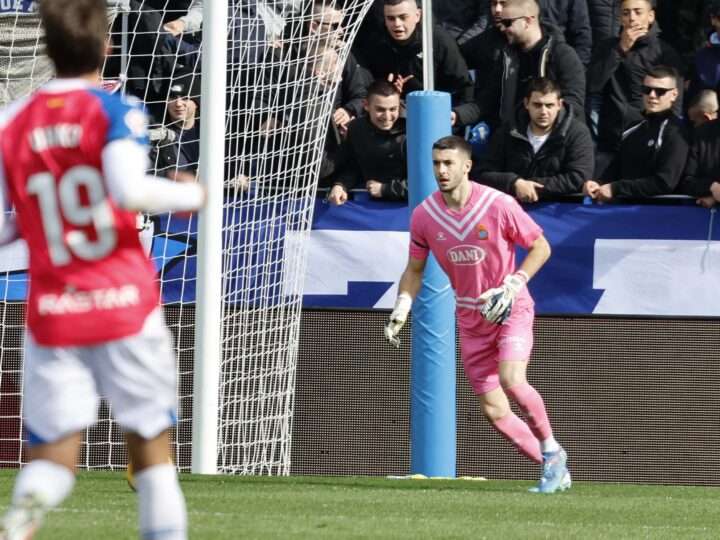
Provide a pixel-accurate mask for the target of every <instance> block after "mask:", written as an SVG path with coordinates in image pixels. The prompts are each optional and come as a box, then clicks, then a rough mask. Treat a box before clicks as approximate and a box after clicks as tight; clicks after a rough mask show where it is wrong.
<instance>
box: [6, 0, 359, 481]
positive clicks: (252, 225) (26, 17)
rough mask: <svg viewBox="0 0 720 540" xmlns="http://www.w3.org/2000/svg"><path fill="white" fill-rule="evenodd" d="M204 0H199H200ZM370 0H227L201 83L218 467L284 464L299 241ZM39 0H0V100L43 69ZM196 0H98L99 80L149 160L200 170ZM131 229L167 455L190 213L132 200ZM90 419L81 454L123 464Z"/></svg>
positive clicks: (186, 393) (18, 258)
mask: <svg viewBox="0 0 720 540" xmlns="http://www.w3.org/2000/svg"><path fill="white" fill-rule="evenodd" d="M207 1H208V0H206V3H207ZM371 3H372V0H346V1H335V0H325V1H319V2H312V1H308V0H264V1H260V0H230V1H229V4H230V6H229V9H228V19H227V22H228V41H227V46H228V51H227V59H226V61H227V83H226V85H225V87H224V88H218V89H215V90H214V91H213V92H212V95H211V96H204V98H205V99H212V100H221V101H223V102H224V103H225V111H226V115H225V163H224V178H213V179H212V181H213V182H218V183H222V185H223V190H224V215H223V236H222V239H223V240H222V242H223V246H222V252H221V253H217V257H218V258H219V259H220V260H221V261H222V277H221V280H222V298H221V302H222V317H221V320H219V321H217V324H218V325H220V326H221V335H222V338H221V339H222V358H221V367H220V373H221V375H220V380H219V381H218V383H219V402H220V403H219V417H218V422H219V424H218V427H219V431H218V463H217V464H218V469H219V470H220V471H221V472H229V473H238V474H271V475H276V474H288V473H289V470H290V445H291V433H292V416H293V404H294V391H295V389H294V382H295V365H296V358H297V346H298V334H299V324H300V313H301V301H302V282H303V274H304V270H305V259H306V250H305V248H304V244H303V242H302V241H300V242H296V241H294V242H292V248H290V247H288V244H287V243H286V239H287V238H288V237H289V236H292V238H293V239H298V238H300V239H302V238H303V237H305V236H307V234H308V233H309V229H310V225H311V220H312V213H313V207H314V203H315V195H316V187H317V180H318V177H319V176H320V173H321V168H322V166H323V163H324V160H323V158H324V152H325V151H326V149H327V147H328V141H329V140H330V142H332V138H335V139H336V141H335V142H337V132H336V131H335V130H334V129H333V124H332V122H331V117H332V114H333V111H334V110H335V108H336V107H337V98H338V87H339V84H340V82H341V79H342V72H343V67H344V64H345V61H346V59H347V57H348V54H349V48H350V44H351V43H352V40H353V38H354V36H355V33H356V32H357V29H358V26H359V24H360V22H361V21H362V18H363V16H364V14H365V12H366V11H367V9H368V8H369V6H370V4H371ZM36 4H37V2H33V1H29V0H13V1H11V2H4V1H3V2H1V3H0V106H2V105H5V104H6V103H7V102H8V101H10V100H12V99H15V98H17V97H20V96H23V95H26V94H27V93H29V92H30V91H32V90H33V89H34V88H36V87H37V86H38V85H40V84H42V83H44V82H45V81H47V80H48V79H49V78H50V77H52V68H51V66H50V64H49V63H48V61H47V59H46V58H45V56H44V54H43V36H42V31H41V29H40V27H39V21H38V17H37V13H36ZM202 4H203V2H202V1H198V0H194V1H191V0H185V1H182V0H177V1H173V0H115V1H109V2H108V5H109V7H110V13H109V15H110V20H109V21H108V25H109V28H110V36H111V52H110V54H109V56H108V58H107V62H106V65H105V68H104V72H103V78H104V84H105V86H106V88H107V89H109V90H111V91H117V92H123V93H126V94H128V95H133V96H135V97H137V98H138V99H140V100H141V101H142V102H143V103H144V104H145V107H146V110H147V112H148V114H149V116H150V118H151V126H150V127H151V129H150V139H151V148H152V149H151V152H150V162H151V165H150V167H151V169H152V170H153V171H155V173H156V174H159V175H171V174H172V173H173V172H174V171H177V170H187V171H192V172H195V171H197V170H198V163H199V153H200V146H201V143H200V123H201V122H202V118H203V117H202V111H201V107H200V83H201V78H202V74H201V61H200V58H201V55H202V34H203V32H211V31H212V29H208V28H204V27H203V9H202ZM139 228H141V229H142V232H141V233H140V234H141V236H142V237H143V238H144V240H145V243H146V247H147V249H148V250H149V252H150V253H151V256H152V258H153V260H154V261H155V263H156V266H157V268H158V279H159V280H160V284H161V289H162V299H163V304H164V307H165V313H166V318H167V321H168V324H169V325H170V327H171V329H172V330H173V334H174V336H175V338H176V351H177V355H178V369H179V379H178V396H179V408H178V425H177V429H176V432H175V442H176V456H175V457H176V461H177V463H178V466H179V467H180V468H181V469H184V470H189V468H190V456H191V445H192V440H191V433H192V429H191V426H192V402H193V395H194V393H193V363H194V350H193V347H194V339H193V335H194V331H193V328H194V322H195V309H196V301H198V302H200V301H208V300H209V301H213V300H214V299H202V298H200V299H198V298H196V297H195V296H196V295H195V283H196V271H197V269H196V266H197V264H196V263H197V257H196V255H195V254H196V247H197V220H196V218H195V217H194V216H193V217H192V218H190V217H187V216H178V215H161V216H145V218H144V220H143V222H142V223H141V222H140V221H139ZM25 264H26V256H25V253H24V250H23V247H22V245H15V246H11V247H10V248H7V249H6V250H4V251H3V253H2V254H0V294H2V295H3V297H2V298H3V300H4V302H3V304H2V327H1V329H2V339H1V340H0V346H1V347H2V348H1V350H0V466H17V465H18V464H19V463H21V462H22V455H21V441H22V426H21V421H20V415H21V411H20V393H21V390H20V373H21V366H22V359H21V356H22V355H21V348H22V325H23V320H24V310H23V303H22V300H23V298H24V294H25V291H26V288H27V280H26V277H25V273H24V268H25V266H24V265H25ZM100 417H101V420H100V422H99V423H98V425H96V426H95V427H93V428H91V429H90V430H88V433H87V435H86V443H85V445H84V447H83V453H82V457H81V462H82V463H81V464H82V465H83V466H84V467H86V468H122V467H124V466H125V464H126V459H127V456H126V452H125V449H124V445H123V442H122V437H121V433H120V431H119V430H118V429H117V426H116V425H115V424H114V423H113V422H112V420H111V412H110V411H109V410H108V409H107V407H105V406H103V408H102V409H101V411H100Z"/></svg>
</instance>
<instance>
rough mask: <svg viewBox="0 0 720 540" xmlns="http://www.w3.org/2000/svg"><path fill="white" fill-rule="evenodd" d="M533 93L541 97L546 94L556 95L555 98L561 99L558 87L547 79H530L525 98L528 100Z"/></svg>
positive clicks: (560, 91)
mask: <svg viewBox="0 0 720 540" xmlns="http://www.w3.org/2000/svg"><path fill="white" fill-rule="evenodd" d="M533 92H537V93H538V94H541V95H543V96H545V95H547V94H557V97H562V90H560V85H559V84H558V83H557V82H555V81H554V80H552V79H549V78H548V77H537V78H535V79H532V80H531V81H530V82H529V83H528V85H527V92H526V93H525V97H526V98H528V99H530V96H532V94H533Z"/></svg>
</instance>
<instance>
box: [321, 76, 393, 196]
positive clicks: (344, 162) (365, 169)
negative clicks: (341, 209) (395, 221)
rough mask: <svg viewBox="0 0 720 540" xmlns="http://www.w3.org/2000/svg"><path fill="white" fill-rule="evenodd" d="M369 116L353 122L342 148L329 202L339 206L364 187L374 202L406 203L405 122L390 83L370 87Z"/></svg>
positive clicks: (381, 81)
mask: <svg viewBox="0 0 720 540" xmlns="http://www.w3.org/2000/svg"><path fill="white" fill-rule="evenodd" d="M365 110H366V112H367V115H366V116H362V117H360V118H358V119H356V120H353V122H351V123H350V128H349V130H348V136H347V140H346V141H345V142H344V143H343V146H342V148H341V158H340V161H339V164H338V170H339V171H340V172H339V173H338V175H337V180H336V181H335V183H334V185H333V187H332V189H331V190H330V193H329V194H328V200H329V201H330V202H331V203H332V204H336V205H340V204H343V203H345V202H346V201H347V199H348V193H349V191H350V190H351V189H354V188H356V187H357V186H360V185H364V186H365V188H366V189H367V190H368V192H369V193H370V196H371V197H373V198H375V199H383V200H395V201H396V200H407V164H406V161H407V160H406V151H405V119H404V118H400V93H399V92H398V90H397V88H396V87H394V86H393V85H392V84H390V83H389V82H387V81H384V80H378V81H375V82H374V83H372V84H371V85H370V88H368V97H367V103H366V105H365Z"/></svg>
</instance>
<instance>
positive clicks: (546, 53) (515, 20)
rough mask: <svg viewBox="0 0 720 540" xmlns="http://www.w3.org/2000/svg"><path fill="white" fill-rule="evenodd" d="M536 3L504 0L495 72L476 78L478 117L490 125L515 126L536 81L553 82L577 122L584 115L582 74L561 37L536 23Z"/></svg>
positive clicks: (550, 28) (555, 30) (499, 19)
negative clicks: (501, 35)
mask: <svg viewBox="0 0 720 540" xmlns="http://www.w3.org/2000/svg"><path fill="white" fill-rule="evenodd" d="M539 16H540V8H539V6H538V4H537V3H536V2H535V0H506V1H505V2H504V5H503V6H502V12H501V16H499V17H497V19H496V21H497V22H496V24H497V27H498V28H499V29H500V30H501V32H502V33H503V35H504V38H505V43H504V45H503V48H502V51H501V53H500V57H499V59H498V60H497V61H496V62H495V63H494V69H493V70H492V72H490V73H489V74H487V75H486V74H485V73H482V72H480V73H478V77H477V81H476V84H477V88H478V92H477V94H476V100H477V101H478V105H479V107H480V112H481V118H482V119H483V120H485V121H486V122H488V123H489V124H490V125H491V126H497V125H498V124H501V123H505V122H513V121H514V120H515V118H516V116H517V113H518V111H519V110H521V108H522V103H523V98H524V97H525V95H526V93H527V86H528V84H529V82H530V81H531V80H532V79H535V78H537V77H548V78H551V79H553V80H555V81H557V83H558V84H559V85H560V88H562V98H563V101H564V102H565V103H567V104H569V105H570V106H571V108H572V110H573V111H574V113H575V115H576V116H577V117H578V118H581V119H582V118H583V113H582V111H584V110H585V69H584V67H583V65H582V62H580V59H579V58H578V55H577V53H576V52H575V51H574V50H573V48H572V47H570V46H569V45H568V44H567V43H566V42H565V38H564V37H563V35H562V33H561V32H560V31H559V30H558V29H557V28H555V27H553V26H551V25H546V24H541V23H540V19H539Z"/></svg>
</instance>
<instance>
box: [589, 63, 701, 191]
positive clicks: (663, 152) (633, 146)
mask: <svg viewBox="0 0 720 540" xmlns="http://www.w3.org/2000/svg"><path fill="white" fill-rule="evenodd" d="M679 82H680V76H679V75H678V73H677V71H676V70H675V69H674V68H672V67H669V66H658V67H655V68H652V69H650V70H649V71H648V73H647V74H646V75H645V77H644V78H643V80H642V84H641V85H640V92H641V93H642V100H643V104H644V109H643V112H642V118H641V120H640V121H639V122H637V123H635V124H633V125H631V126H629V127H628V129H627V130H625V132H624V133H623V134H622V139H621V143H620V149H619V151H618V153H617V154H616V156H615V158H614V159H613V160H612V162H611V163H610V165H609V166H608V167H607V168H606V169H605V171H603V172H602V173H601V174H600V177H599V179H598V180H588V181H587V182H585V185H584V186H583V192H584V193H585V194H586V195H588V196H590V197H591V198H592V199H594V200H596V201H599V202H609V201H612V200H614V199H616V198H618V197H625V198H628V197H630V198H644V197H653V196H656V195H667V194H670V193H673V192H674V191H675V188H676V187H677V185H678V183H679V182H680V179H681V177H682V174H683V171H684V169H685V163H686V161H687V156H688V138H687V134H686V132H685V127H684V124H683V122H682V120H681V119H680V118H679V117H677V116H676V115H675V113H674V112H673V105H674V104H675V102H676V101H677V99H678V96H679V90H678V84H679Z"/></svg>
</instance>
